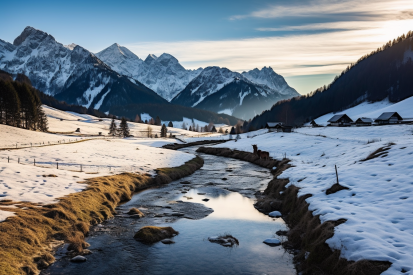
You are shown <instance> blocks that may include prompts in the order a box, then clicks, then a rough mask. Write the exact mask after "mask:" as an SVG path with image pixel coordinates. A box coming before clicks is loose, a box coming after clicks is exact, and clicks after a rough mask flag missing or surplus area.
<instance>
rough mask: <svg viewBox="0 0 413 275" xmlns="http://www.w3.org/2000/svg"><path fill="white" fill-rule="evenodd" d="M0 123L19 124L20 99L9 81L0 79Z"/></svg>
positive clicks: (17, 125)
mask: <svg viewBox="0 0 413 275" xmlns="http://www.w3.org/2000/svg"><path fill="white" fill-rule="evenodd" d="M0 123H5V124H7V125H10V126H15V127H19V126H20V99H19V96H18V94H17V92H16V90H15V89H14V87H13V85H12V84H11V83H10V82H5V81H2V80H0Z"/></svg>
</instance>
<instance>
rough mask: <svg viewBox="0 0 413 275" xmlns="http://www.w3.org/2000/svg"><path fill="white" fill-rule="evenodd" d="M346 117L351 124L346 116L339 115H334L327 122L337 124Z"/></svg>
mask: <svg viewBox="0 0 413 275" xmlns="http://www.w3.org/2000/svg"><path fill="white" fill-rule="evenodd" d="M343 117H346V118H348V119H349V120H350V121H351V122H353V120H352V119H351V118H349V117H348V115H346V114H340V115H334V116H333V117H332V118H330V119H329V120H328V121H327V122H333V123H334V122H338V121H339V120H340V119H341V118H343Z"/></svg>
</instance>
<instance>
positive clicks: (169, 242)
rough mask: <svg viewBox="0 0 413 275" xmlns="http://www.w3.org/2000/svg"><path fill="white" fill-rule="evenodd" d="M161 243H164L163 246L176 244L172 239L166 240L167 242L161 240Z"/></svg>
mask: <svg viewBox="0 0 413 275" xmlns="http://www.w3.org/2000/svg"><path fill="white" fill-rule="evenodd" d="M161 243H163V244H173V243H175V242H174V241H173V240H171V239H165V240H161Z"/></svg>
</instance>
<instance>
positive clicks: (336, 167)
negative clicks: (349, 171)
mask: <svg viewBox="0 0 413 275" xmlns="http://www.w3.org/2000/svg"><path fill="white" fill-rule="evenodd" d="M334 166H335V167H336V178H337V184H339V182H338V173H337V165H334Z"/></svg>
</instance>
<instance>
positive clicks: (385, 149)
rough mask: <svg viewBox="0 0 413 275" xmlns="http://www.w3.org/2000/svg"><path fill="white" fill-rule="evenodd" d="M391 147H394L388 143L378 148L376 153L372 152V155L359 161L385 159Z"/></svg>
mask: <svg viewBox="0 0 413 275" xmlns="http://www.w3.org/2000/svg"><path fill="white" fill-rule="evenodd" d="M392 145H395V144H394V143H389V144H387V146H385V147H380V148H379V149H377V150H376V151H374V152H373V153H371V154H370V155H368V156H367V157H366V158H364V159H362V160H361V161H367V160H371V159H374V158H378V157H386V156H387V154H388V151H389V150H390V148H391V146H392Z"/></svg>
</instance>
